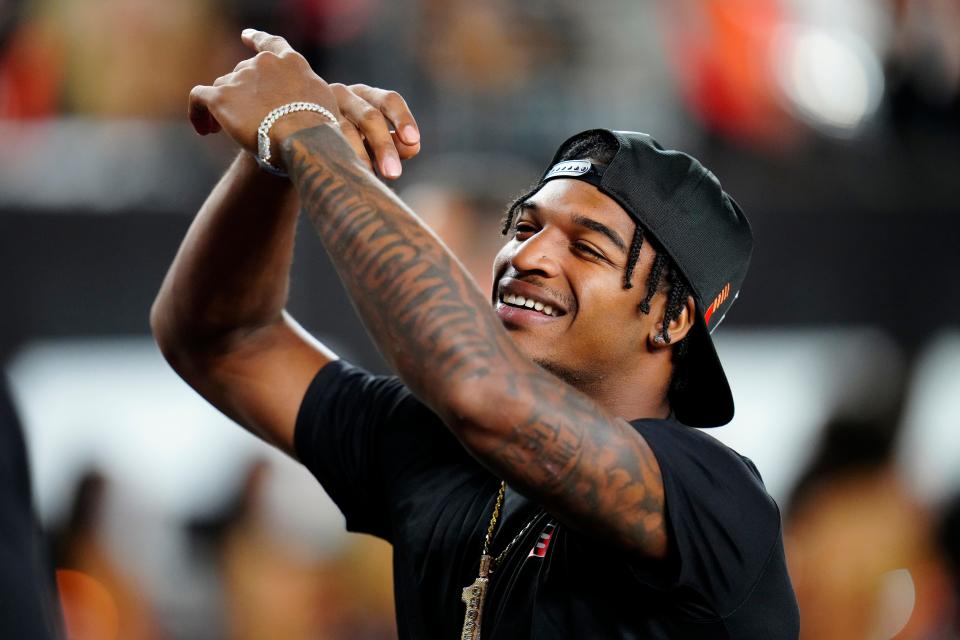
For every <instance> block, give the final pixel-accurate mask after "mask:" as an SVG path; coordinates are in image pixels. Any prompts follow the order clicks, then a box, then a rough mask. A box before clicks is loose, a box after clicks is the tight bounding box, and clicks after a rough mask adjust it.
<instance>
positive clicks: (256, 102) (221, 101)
mask: <svg viewBox="0 0 960 640" xmlns="http://www.w3.org/2000/svg"><path fill="white" fill-rule="evenodd" d="M241 39H242V40H243V42H244V44H246V45H247V46H249V47H251V48H252V49H254V50H255V51H257V55H256V56H254V57H253V58H251V59H249V60H244V61H242V62H240V63H239V64H238V65H237V66H236V67H235V68H234V70H233V72H231V73H229V74H227V75H224V76H221V77H219V78H217V79H216V81H215V82H214V83H213V85H212V86H205V85H199V86H196V87H194V88H193V90H192V91H191V92H190V101H189V116H190V121H191V123H192V124H193V127H194V129H195V130H196V131H197V133H199V134H201V135H206V134H208V133H216V132H218V131H220V130H221V128H222V129H224V130H226V132H227V133H228V134H229V135H230V137H232V138H233V139H234V140H236V141H237V143H238V144H240V146H242V147H243V148H244V149H247V150H248V151H251V152H252V153H256V151H257V127H258V126H259V125H260V122H261V121H262V120H263V118H264V116H266V115H267V113H269V112H270V111H271V110H272V109H274V108H276V107H278V106H280V105H282V104H286V103H288V102H298V101H301V102H315V103H317V104H320V105H322V106H324V107H326V108H327V109H329V110H330V112H331V113H333V114H334V116H336V118H337V120H338V121H339V123H340V125H339V127H340V131H341V133H342V134H343V135H344V137H345V138H346V139H347V141H348V142H349V143H350V145H351V146H352V147H353V149H354V151H355V152H356V153H357V155H358V157H359V158H360V159H361V160H362V161H363V162H365V163H366V164H367V166H368V167H370V168H373V164H372V160H375V161H376V163H377V168H378V169H379V172H380V174H381V175H383V176H385V177H388V178H396V177H398V176H399V175H400V160H401V159H402V160H406V159H408V158H411V157H413V156H414V155H416V154H417V153H419V151H420V136H419V132H418V130H417V126H416V122H415V121H414V119H413V115H412V114H411V113H410V109H409V108H408V107H407V105H406V102H405V101H404V100H403V98H402V97H401V96H400V95H399V94H397V93H396V92H393V91H385V90H383V89H375V88H372V87H368V86H366V85H352V86H350V87H346V86H344V85H342V84H334V85H328V84H327V83H326V82H324V80H323V79H322V78H321V77H320V76H318V75H317V74H315V73H314V72H313V70H312V69H311V68H310V65H309V64H308V63H307V61H306V59H305V58H304V57H303V56H302V55H300V54H299V53H297V52H296V51H294V50H293V48H292V47H291V46H290V45H289V44H288V43H287V41H286V40H284V39H283V38H281V37H279V36H273V35H270V34H268V33H265V32H263V31H256V30H253V29H246V30H244V32H243V34H242V35H241ZM327 122H328V120H327V119H326V118H324V117H323V116H321V115H320V114H317V113H313V112H295V113H292V114H289V115H286V116H284V117H283V118H281V119H280V120H278V121H277V122H276V124H274V126H273V128H272V129H271V130H270V138H271V142H272V144H273V150H274V152H273V153H271V160H272V161H273V162H277V161H278V160H280V154H279V153H278V152H277V150H278V149H279V148H280V144H281V143H282V141H283V140H284V139H285V138H286V137H287V136H289V135H290V134H292V133H294V132H295V131H297V130H299V129H302V128H306V127H310V126H315V125H318V124H324V123H327ZM391 124H392V125H393V126H394V127H395V129H396V133H391V131H390V125H391Z"/></svg>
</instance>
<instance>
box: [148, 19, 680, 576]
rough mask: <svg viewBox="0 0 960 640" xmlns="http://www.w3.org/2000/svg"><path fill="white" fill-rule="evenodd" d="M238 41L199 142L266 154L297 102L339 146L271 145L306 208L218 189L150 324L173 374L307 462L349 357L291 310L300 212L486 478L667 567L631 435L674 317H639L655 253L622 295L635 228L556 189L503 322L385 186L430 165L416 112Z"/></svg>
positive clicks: (209, 102) (250, 183)
mask: <svg viewBox="0 0 960 640" xmlns="http://www.w3.org/2000/svg"><path fill="white" fill-rule="evenodd" d="M243 40H244V42H245V43H246V44H247V45H248V46H250V47H251V48H253V49H255V50H256V51H257V52H258V53H257V55H256V56H255V57H254V58H252V59H250V60H247V61H244V62H241V63H240V64H239V65H238V66H237V68H236V69H235V70H234V72H233V73H231V74H228V75H227V76H224V77H222V78H219V79H218V80H217V81H216V82H215V83H214V84H213V85H212V86H201V87H195V88H194V90H193V91H192V92H191V98H190V117H191V121H192V122H193V123H194V126H195V128H196V129H197V130H198V132H200V133H212V132H216V131H218V130H221V129H222V130H223V131H225V132H226V133H227V134H229V135H230V136H231V137H232V138H233V139H234V140H235V141H237V142H238V143H239V144H240V145H241V146H242V147H243V148H244V149H247V150H255V149H256V134H255V132H256V129H257V126H258V125H259V123H260V120H261V119H262V118H263V116H264V114H266V113H267V112H269V111H270V110H271V109H273V108H274V107H276V106H277V105H279V104H284V103H287V102H294V101H309V102H316V103H319V104H322V105H324V106H326V107H327V108H328V109H330V111H331V112H332V113H334V114H335V115H336V116H337V117H338V120H339V121H340V124H339V125H338V126H337V127H334V126H332V125H330V124H327V121H326V120H325V119H324V118H322V117H321V116H318V115H317V114H313V113H296V114H292V115H289V116H286V117H284V118H282V119H281V120H280V121H278V122H277V124H276V125H275V126H274V128H273V130H272V131H271V139H272V141H273V143H274V145H275V147H274V151H275V152H274V154H273V157H274V158H276V159H277V160H278V161H279V163H281V164H282V165H283V166H285V167H286V168H287V170H288V171H289V173H290V181H291V182H292V183H293V185H294V187H295V189H296V192H297V195H296V196H295V195H294V194H293V193H292V192H291V190H290V188H289V186H288V184H287V183H285V182H283V181H282V180H278V179H276V178H274V177H271V176H267V175H264V174H263V173H262V172H259V171H258V170H257V169H256V167H255V165H253V163H252V161H250V160H249V159H246V158H244V157H241V158H240V159H238V161H237V162H236V163H235V164H234V166H233V167H232V168H231V169H230V171H228V173H227V175H226V176H225V177H224V179H223V180H222V181H221V183H220V184H219V185H218V186H217V187H216V188H215V189H214V191H213V193H212V194H211V196H210V198H209V199H208V201H207V202H206V203H205V204H204V207H203V208H202V209H201V211H200V213H199V214H198V216H197V219H196V220H195V221H194V223H193V225H192V226H191V229H190V231H189V232H188V233H187V237H186V238H185V240H184V242H183V244H182V246H181V248H180V251H179V252H178V254H177V257H176V258H175V260H174V263H173V265H172V266H171V268H170V271H169V273H168V274H167V277H166V279H165V281H164V283H163V286H162V287H161V290H160V293H159V294H158V296H157V300H156V302H155V304H154V308H153V311H152V314H151V324H152V326H153V329H154V334H155V336H156V338H157V341H158V344H159V345H160V347H161V350H162V351H163V353H164V355H165V356H166V357H167V358H168V360H169V361H170V362H171V364H172V365H173V366H174V368H175V369H176V370H177V371H178V372H179V373H180V374H181V375H182V376H183V377H184V379H186V380H187V382H189V383H190V384H191V385H193V386H194V387H195V388H196V389H197V390H198V391H199V392H200V393H201V394H203V395H204V396H205V397H206V398H207V399H208V400H210V401H211V402H212V403H213V404H214V405H216V406H217V407H219V408H220V409H221V410H223V411H224V412H225V413H226V414H227V415H229V416H231V417H232V418H234V419H235V420H237V421H238V422H239V423H240V424H242V425H244V426H245V427H247V428H248V429H250V430H251V431H253V432H254V433H256V434H258V435H260V436H261V437H263V438H264V439H265V440H267V441H269V442H271V443H273V444H275V445H277V446H279V447H281V448H282V449H284V450H286V451H287V452H290V453H291V454H293V430H294V425H295V419H296V413H297V410H298V408H299V405H300V401H301V400H302V397H303V393H304V392H305V390H306V387H307V385H308V384H309V382H310V381H311V380H312V378H313V376H314V375H315V373H316V371H317V370H318V369H319V368H321V367H322V366H323V365H325V364H326V363H328V362H330V361H331V360H332V359H334V358H335V357H336V356H334V355H333V354H332V353H331V352H330V351H329V350H327V349H326V348H324V347H323V346H322V345H320V344H318V343H317V342H316V341H314V340H313V339H312V338H310V337H309V336H308V335H307V334H306V333H305V332H303V331H302V330H301V329H300V328H299V327H298V326H297V324H296V323H295V322H294V321H293V320H292V319H291V318H290V317H289V316H288V315H287V314H286V313H285V312H284V310H283V307H284V304H285V301H286V298H287V287H288V277H289V266H290V260H291V258H292V247H293V234H294V227H295V223H296V216H297V213H296V203H297V201H298V200H299V202H300V203H301V205H302V208H303V211H304V212H305V214H306V215H308V216H309V217H310V219H311V221H312V223H313V225H314V227H315V229H316V231H317V234H318V236H319V237H320V239H321V240H322V241H323V243H324V246H325V247H326V250H327V252H328V254H329V255H330V258H331V260H332V261H333V263H334V265H335V266H336V267H337V269H338V271H339V273H340V276H341V278H342V280H343V281H344V284H345V285H346V288H347V290H348V292H349V294H350V296H351V297H352V299H353V300H354V302H355V304H356V305H357V309H358V311H359V313H360V315H361V316H362V318H363V320H364V323H365V325H366V326H367V328H368V330H369V332H370V335H371V336H372V338H373V339H374V340H375V341H376V343H377V345H378V346H379V347H380V349H381V352H382V353H384V355H385V356H386V357H387V359H388V360H389V362H390V364H391V366H392V367H393V369H394V370H395V371H396V372H397V374H398V375H399V376H400V378H401V379H402V380H403V382H404V383H405V384H406V385H407V386H408V387H409V388H410V389H411V390H412V391H413V393H415V394H416V395H417V396H418V397H419V398H420V399H421V400H423V402H425V403H426V404H427V405H428V406H429V407H430V408H431V409H432V410H433V411H434V412H436V413H437V414H438V415H439V416H440V417H441V419H442V420H443V421H444V423H445V424H446V425H447V427H448V428H449V429H450V430H451V432H452V433H453V434H454V435H455V436H456V437H457V438H458V439H459V440H460V441H461V442H462V443H463V444H464V446H465V447H466V448H467V449H468V450H470V451H471V452H472V453H473V455H474V456H475V457H476V458H477V459H478V460H479V461H480V462H481V463H483V464H484V465H485V466H486V467H487V468H488V469H490V471H491V472H492V473H494V474H495V475H497V476H498V477H500V478H503V479H504V480H506V481H507V482H508V483H510V484H511V485H512V486H513V487H515V488H516V489H517V490H518V491H521V492H522V493H524V494H525V495H527V496H528V497H530V498H531V499H534V500H536V501H538V502H539V503H541V504H542V505H543V506H544V507H545V508H546V509H547V510H548V511H550V512H551V513H552V514H553V515H554V516H555V517H557V518H558V519H559V520H561V521H562V522H564V523H566V524H568V525H569V526H571V527H573V528H575V529H578V530H580V531H583V532H584V533H587V534H588V535H591V536H595V537H597V538H599V539H602V540H605V541H608V542H610V543H613V544H616V545H619V546H620V547H622V548H624V549H625V550H627V551H629V552H631V553H635V554H637V555H641V556H647V557H654V558H662V557H664V556H665V555H666V550H667V533H666V529H665V527H664V520H663V508H664V505H663V486H662V480H661V477H660V471H659V467H658V466H657V462H656V459H655V458H654V456H653V453H652V452H651V450H650V449H649V447H648V446H647V443H646V442H645V441H644V439H643V438H642V437H641V436H640V435H639V434H638V433H637V432H636V431H635V430H634V429H633V428H632V427H631V426H630V425H629V424H628V423H627V422H626V420H625V419H624V416H627V417H631V418H635V417H664V416H666V415H667V414H668V412H669V405H668V403H667V400H666V389H667V385H668V382H669V376H670V348H669V345H666V344H660V343H659V342H658V341H657V339H656V336H657V335H659V333H660V331H661V327H660V326H659V319H660V318H662V316H663V305H664V304H665V296H664V295H663V294H662V293H661V294H658V295H657V296H656V297H655V298H654V300H653V303H652V309H651V313H650V314H649V315H647V314H642V313H640V312H639V311H638V310H637V306H638V304H639V303H640V300H641V299H642V298H643V296H644V293H645V291H646V286H645V283H646V277H647V274H648V272H649V268H650V264H651V262H652V260H653V253H652V251H651V250H650V249H649V247H645V248H644V250H643V253H642V255H641V259H640V263H639V264H638V266H637V269H636V271H635V273H634V276H633V282H634V287H633V288H632V289H624V287H623V272H624V266H625V264H626V257H627V253H626V251H625V250H624V249H622V248H620V247H618V246H617V243H616V242H615V241H613V240H612V239H611V237H610V236H618V237H619V238H621V239H622V240H623V242H622V243H621V244H624V245H625V244H626V243H628V242H629V239H630V238H631V237H632V234H633V223H632V222H631V221H630V219H629V217H627V215H626V213H625V212H624V211H623V210H622V209H620V207H619V206H618V205H616V203H614V202H613V201H612V200H610V199H609V198H607V197H606V196H603V195H602V194H600V193H599V192H597V191H596V189H594V188H593V187H591V186H589V185H587V184H584V183H581V182H578V181H571V180H556V181H552V182H550V183H548V184H547V185H546V186H545V187H544V188H543V189H541V190H540V192H538V193H537V194H536V195H535V196H534V197H533V198H531V201H530V202H531V205H532V206H530V207H527V208H526V209H525V210H524V212H523V213H522V215H521V216H520V217H519V219H518V224H517V229H516V231H515V233H513V235H512V237H511V238H510V240H509V241H508V242H507V244H506V245H505V246H504V248H503V250H502V251H501V252H500V254H499V255H498V257H497V260H496V263H495V266H494V269H495V282H496V283H497V285H496V289H497V291H495V293H494V298H495V299H494V301H493V302H494V310H493V312H491V308H490V305H491V300H490V299H489V298H488V297H487V296H486V295H484V294H483V293H482V292H480V290H479V289H478V288H477V286H476V284H475V283H474V282H473V280H472V279H471V278H470V276H469V275H468V274H467V273H466V271H465V270H464V269H463V267H462V266H461V265H460V264H459V262H458V261H457V259H456V258H455V257H454V256H453V255H451V254H450V252H449V251H448V250H447V248H446V247H445V246H444V245H443V244H442V243H441V242H440V241H439V240H438V239H437V238H436V236H435V235H434V234H433V233H432V232H431V231H430V230H429V229H428V228H427V227H425V226H424V225H423V224H422V223H421V222H420V220H419V219H418V218H417V217H416V215H415V214H413V212H411V211H410V210H409V209H407V208H406V207H405V206H404V205H403V203H402V202H400V201H399V200H398V199H397V198H396V197H395V196H394V194H393V193H392V192H391V191H390V190H389V189H387V188H386V187H385V186H384V185H383V184H382V183H381V182H380V181H378V180H377V179H376V177H375V176H374V175H373V174H372V173H371V171H370V167H374V168H376V169H377V170H378V171H379V173H380V174H381V175H383V176H385V177H390V176H395V175H398V174H399V160H400V159H401V158H405V157H410V156H411V155H413V154H415V153H416V150H418V149H419V146H418V144H419V136H418V134H417V133H416V125H415V122H414V121H413V118H412V116H411V115H410V113H409V109H408V108H407V107H406V104H405V103H403V101H402V98H400V97H399V96H397V95H396V94H394V93H391V92H384V91H382V90H378V89H371V88H369V87H363V86H362V85H355V86H354V87H349V88H347V87H343V86H342V85H328V84H327V83H326V82H324V81H323V80H322V79H321V78H319V77H318V76H316V74H314V73H313V72H312V71H311V70H310V68H309V65H308V64H307V63H306V61H305V60H304V59H303V58H302V56H300V55H299V54H297V53H296V52H294V51H293V50H292V49H290V47H289V45H287V43H286V42H285V41H283V39H281V38H277V37H275V36H270V35H269V34H265V33H263V32H258V31H251V30H248V31H245V32H244V34H243ZM348 93H349V95H347V94H348ZM391 128H392V129H394V131H397V132H399V133H391V132H390V129H391ZM345 129H346V131H345ZM368 149H369V154H368ZM601 228H603V229H607V230H609V232H610V233H609V234H605V233H603V232H602V231H600V229H601ZM501 290H506V291H508V292H509V291H523V292H525V293H527V294H529V295H531V296H533V297H535V298H538V297H543V298H545V299H546V300H549V301H551V302H552V303H554V304H555V305H556V307H557V308H558V309H560V311H561V312H560V314H559V315H558V317H551V318H548V317H546V316H540V317H539V318H538V317H536V316H537V315H538V314H535V312H533V311H520V312H518V311H517V310H516V309H508V308H505V307H503V306H502V305H500V304H499V302H498V300H496V298H498V297H499V296H498V292H499V291H501ZM692 314H693V303H692V300H690V301H688V305H687V308H686V309H685V310H684V312H683V313H681V315H680V318H678V319H677V320H676V321H674V322H672V323H671V325H670V327H669V331H670V334H671V336H672V338H673V339H674V340H679V339H682V337H683V336H684V335H686V333H687V331H689V329H690V327H691V325H692V317H693V315H692ZM538 362H539V363H540V364H538ZM424 363H429V365H430V366H424ZM541 364H542V365H543V366H541ZM547 369H549V370H551V371H557V372H559V373H561V375H562V376H563V377H564V378H566V379H568V380H570V381H572V382H573V383H574V384H568V383H565V382H563V381H561V380H559V379H558V378H557V377H555V376H554V375H553V374H552V373H550V372H549V371H548V370H547Z"/></svg>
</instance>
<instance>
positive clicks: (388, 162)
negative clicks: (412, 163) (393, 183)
mask: <svg viewBox="0 0 960 640" xmlns="http://www.w3.org/2000/svg"><path fill="white" fill-rule="evenodd" d="M400 171H401V169H400V159H399V158H396V157H394V156H387V157H386V158H384V160H383V175H385V176H387V177H388V178H397V177H399V176H400Z"/></svg>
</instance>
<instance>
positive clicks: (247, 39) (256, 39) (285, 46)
mask: <svg viewBox="0 0 960 640" xmlns="http://www.w3.org/2000/svg"><path fill="white" fill-rule="evenodd" d="M240 39H241V40H242V41H243V43H244V44H245V45H247V46H248V47H250V48H251V49H253V50H254V51H258V52H259V51H269V52H271V53H275V54H277V55H280V54H282V53H286V52H288V51H293V47H291V46H290V44H289V43H288V42H287V41H286V40H284V39H283V38H281V37H280V36H275V35H273V34H270V33H267V32H266V31H257V30H256V29H244V30H243V33H241V34H240Z"/></svg>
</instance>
